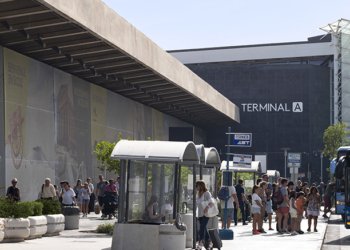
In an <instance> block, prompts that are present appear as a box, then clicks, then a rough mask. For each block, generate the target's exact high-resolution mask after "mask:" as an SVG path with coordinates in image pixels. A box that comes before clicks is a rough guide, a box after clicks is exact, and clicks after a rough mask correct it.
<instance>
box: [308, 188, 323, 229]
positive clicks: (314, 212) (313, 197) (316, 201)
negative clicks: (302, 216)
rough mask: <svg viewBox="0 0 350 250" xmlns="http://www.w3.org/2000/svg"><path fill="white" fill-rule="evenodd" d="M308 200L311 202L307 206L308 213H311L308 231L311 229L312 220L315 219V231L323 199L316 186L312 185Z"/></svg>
mask: <svg viewBox="0 0 350 250" xmlns="http://www.w3.org/2000/svg"><path fill="white" fill-rule="evenodd" d="M306 200H307V201H308V202H309V205H308V206H307V214H308V215H309V217H308V229H307V231H308V232H310V231H311V220H312V219H314V232H317V218H318V216H319V215H320V204H321V199H320V195H319V194H318V190H317V188H316V186H312V187H311V190H310V194H308V196H307V198H306Z"/></svg>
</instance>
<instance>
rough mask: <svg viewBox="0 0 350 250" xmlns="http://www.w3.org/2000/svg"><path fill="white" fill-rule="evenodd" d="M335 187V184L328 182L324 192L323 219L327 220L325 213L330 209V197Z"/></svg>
mask: <svg viewBox="0 0 350 250" xmlns="http://www.w3.org/2000/svg"><path fill="white" fill-rule="evenodd" d="M334 187H335V182H330V183H328V185H327V188H326V191H325V192H324V197H323V199H324V213H323V218H328V216H327V213H328V212H329V211H331V209H332V202H331V197H332V195H333V188H334Z"/></svg>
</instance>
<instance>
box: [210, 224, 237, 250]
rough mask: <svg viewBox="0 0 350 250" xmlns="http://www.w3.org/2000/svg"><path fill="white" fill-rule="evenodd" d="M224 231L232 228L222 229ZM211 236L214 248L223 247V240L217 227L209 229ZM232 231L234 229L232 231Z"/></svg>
mask: <svg viewBox="0 0 350 250" xmlns="http://www.w3.org/2000/svg"><path fill="white" fill-rule="evenodd" d="M222 231H230V230H222ZM208 232H209V235H210V238H211V240H212V242H213V248H217V249H219V250H220V249H221V248H222V241H221V238H220V235H219V230H217V229H211V230H208ZM231 232H232V231H231Z"/></svg>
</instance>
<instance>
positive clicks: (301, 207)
mask: <svg viewBox="0 0 350 250" xmlns="http://www.w3.org/2000/svg"><path fill="white" fill-rule="evenodd" d="M304 196H305V194H304V192H303V191H300V192H299V194H298V199H297V201H296V203H297V208H298V212H297V233H298V234H303V233H304V231H302V230H301V221H302V220H303V212H304Z"/></svg>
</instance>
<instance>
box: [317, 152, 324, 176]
mask: <svg viewBox="0 0 350 250" xmlns="http://www.w3.org/2000/svg"><path fill="white" fill-rule="evenodd" d="M317 152H320V158H321V181H320V182H323V150H317Z"/></svg>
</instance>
